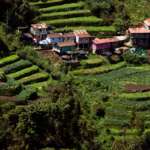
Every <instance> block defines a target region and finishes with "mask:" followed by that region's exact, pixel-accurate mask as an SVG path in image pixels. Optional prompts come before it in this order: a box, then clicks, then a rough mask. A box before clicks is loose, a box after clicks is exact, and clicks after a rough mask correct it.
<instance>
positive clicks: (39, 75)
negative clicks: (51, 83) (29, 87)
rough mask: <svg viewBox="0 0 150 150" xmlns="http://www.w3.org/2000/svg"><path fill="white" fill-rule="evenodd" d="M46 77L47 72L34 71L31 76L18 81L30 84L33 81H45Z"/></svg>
mask: <svg viewBox="0 0 150 150" xmlns="http://www.w3.org/2000/svg"><path fill="white" fill-rule="evenodd" d="M48 77H49V75H48V74H47V73H35V74H33V75H31V76H27V77H24V78H22V79H20V80H18V81H19V83H22V84H31V83H35V82H40V81H45V80H47V79H48Z"/></svg>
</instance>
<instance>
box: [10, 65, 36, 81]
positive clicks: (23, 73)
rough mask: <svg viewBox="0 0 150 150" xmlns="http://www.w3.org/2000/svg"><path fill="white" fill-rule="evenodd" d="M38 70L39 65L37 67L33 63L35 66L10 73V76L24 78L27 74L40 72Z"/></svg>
mask: <svg viewBox="0 0 150 150" xmlns="http://www.w3.org/2000/svg"><path fill="white" fill-rule="evenodd" d="M38 71H39V67H37V66H36V65H33V66H31V67H29V68H25V69H23V70H20V71H18V72H15V73H11V74H8V76H9V77H11V78H14V79H16V80H18V79H20V78H23V77H25V76H29V75H31V74H33V73H36V72H38Z"/></svg>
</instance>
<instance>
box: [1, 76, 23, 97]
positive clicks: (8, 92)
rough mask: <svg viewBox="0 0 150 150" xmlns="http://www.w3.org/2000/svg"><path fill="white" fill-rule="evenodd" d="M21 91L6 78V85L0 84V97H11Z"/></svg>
mask: <svg viewBox="0 0 150 150" xmlns="http://www.w3.org/2000/svg"><path fill="white" fill-rule="evenodd" d="M21 89H22V87H21V85H20V84H19V83H17V82H16V81H14V80H13V79H9V78H8V80H7V83H3V84H0V95H2V96H12V95H15V94H17V93H19V92H20V91H21Z"/></svg>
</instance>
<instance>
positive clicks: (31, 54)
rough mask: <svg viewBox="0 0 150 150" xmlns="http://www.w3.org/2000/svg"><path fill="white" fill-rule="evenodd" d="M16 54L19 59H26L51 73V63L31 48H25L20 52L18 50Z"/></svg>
mask: <svg viewBox="0 0 150 150" xmlns="http://www.w3.org/2000/svg"><path fill="white" fill-rule="evenodd" d="M17 53H18V55H19V56H20V57H21V58H23V59H28V60H30V61H31V62H32V63H34V64H36V65H37V66H39V67H40V68H42V69H44V70H45V71H47V72H51V62H50V61H49V60H47V59H43V58H42V57H41V56H40V55H39V54H38V53H37V52H36V51H34V50H33V48H32V47H29V46H27V47H25V48H24V49H22V50H18V52H17Z"/></svg>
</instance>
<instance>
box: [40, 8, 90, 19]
mask: <svg viewBox="0 0 150 150" xmlns="http://www.w3.org/2000/svg"><path fill="white" fill-rule="evenodd" d="M90 15H91V13H90V11H89V10H78V11H76V10H75V11H67V12H66V11H65V12H55V13H50V14H49V13H48V14H43V15H42V16H41V17H40V20H48V19H62V18H64V19H65V18H72V17H80V16H90Z"/></svg>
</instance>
